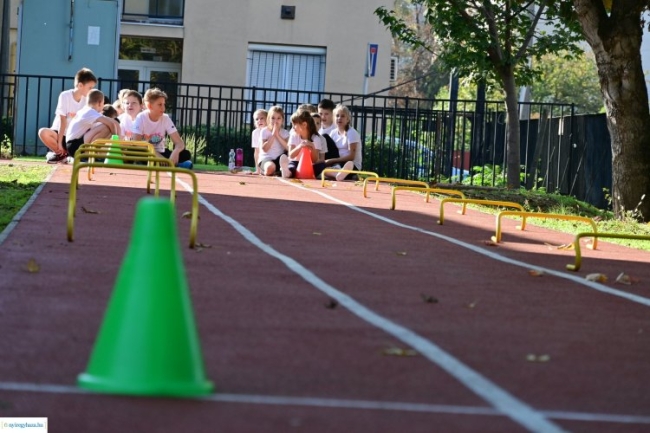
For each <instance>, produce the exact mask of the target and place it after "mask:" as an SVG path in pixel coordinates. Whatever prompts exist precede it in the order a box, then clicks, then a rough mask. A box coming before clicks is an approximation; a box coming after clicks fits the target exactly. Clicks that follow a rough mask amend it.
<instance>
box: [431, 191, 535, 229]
mask: <svg viewBox="0 0 650 433" xmlns="http://www.w3.org/2000/svg"><path fill="white" fill-rule="evenodd" d="M446 203H462V204H463V210H462V211H461V215H465V210H466V208H467V205H468V204H480V205H482V206H501V207H511V208H515V209H519V210H520V211H522V212H523V211H524V207H523V206H522V205H520V204H519V203H515V202H512V201H500V200H482V199H477V198H476V199H474V198H453V197H449V198H443V199H442V200H441V201H440V219H439V220H438V224H440V225H443V224H444V223H445V204H446Z"/></svg>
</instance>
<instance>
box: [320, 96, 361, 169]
mask: <svg viewBox="0 0 650 433" xmlns="http://www.w3.org/2000/svg"><path fill="white" fill-rule="evenodd" d="M334 118H335V119H336V128H335V129H334V130H333V131H332V132H331V134H330V137H332V140H334V143H335V144H336V147H337V148H338V151H339V157H338V158H330V159H327V160H325V164H326V165H327V166H328V167H332V166H335V165H341V166H342V168H343V169H344V170H357V171H358V170H361V159H362V157H363V156H362V153H361V138H360V136H359V133H358V132H357V131H356V129H354V128H353V127H351V126H350V122H351V120H352V117H351V114H350V110H349V109H348V107H346V106H345V105H341V104H339V105H337V106H336V108H335V109H334ZM352 177H353V175H352V174H350V173H345V172H341V173H337V174H336V176H335V178H336V180H337V181H342V180H345V179H348V178H352Z"/></svg>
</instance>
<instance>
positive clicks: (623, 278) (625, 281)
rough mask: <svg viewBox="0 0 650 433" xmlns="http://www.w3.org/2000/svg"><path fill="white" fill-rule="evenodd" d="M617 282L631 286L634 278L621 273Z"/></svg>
mask: <svg viewBox="0 0 650 433" xmlns="http://www.w3.org/2000/svg"><path fill="white" fill-rule="evenodd" d="M616 282H617V283H620V284H626V285H628V286H629V285H630V284H632V278H630V276H629V275H627V274H625V273H623V272H621V273H620V274H618V277H616Z"/></svg>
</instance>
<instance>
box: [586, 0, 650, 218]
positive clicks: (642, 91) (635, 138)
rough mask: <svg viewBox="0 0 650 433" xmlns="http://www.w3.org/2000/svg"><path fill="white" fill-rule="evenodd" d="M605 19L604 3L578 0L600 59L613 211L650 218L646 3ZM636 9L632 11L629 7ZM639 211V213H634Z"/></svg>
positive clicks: (626, 7) (641, 1)
mask: <svg viewBox="0 0 650 433" xmlns="http://www.w3.org/2000/svg"><path fill="white" fill-rule="evenodd" d="M627 3H634V6H632V5H621V6H623V7H619V9H617V10H613V11H612V14H611V15H609V16H608V15H607V14H606V12H605V10H604V7H603V6H602V4H597V3H594V2H592V1H589V0H574V5H575V9H576V12H577V14H578V20H579V21H580V24H581V25H582V29H583V32H584V35H585V38H586V39H587V42H588V43H589V45H590V46H591V48H592V50H593V52H594V55H595V57H596V64H597V65H598V76H599V79H600V89H601V92H602V94H603V98H604V102H605V108H606V110H607V127H608V129H609V134H610V136H611V144H612V192H611V196H612V206H613V209H614V213H615V215H616V217H617V218H619V219H621V218H623V217H625V216H626V215H627V212H629V211H633V216H635V217H637V218H640V219H646V220H647V219H649V218H650V111H649V110H648V93H647V88H646V83H645V76H644V74H643V69H642V65H641V39H642V32H643V28H642V23H641V11H642V10H643V7H642V6H643V4H645V3H646V1H645V0H636V1H635V2H630V1H628V2H627ZM630 6H632V7H630ZM634 211H636V212H634Z"/></svg>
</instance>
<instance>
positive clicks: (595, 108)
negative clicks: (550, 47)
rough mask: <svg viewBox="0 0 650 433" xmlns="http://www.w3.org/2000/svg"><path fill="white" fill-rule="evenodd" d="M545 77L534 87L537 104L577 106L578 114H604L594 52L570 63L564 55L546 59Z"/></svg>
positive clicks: (536, 81)
mask: <svg viewBox="0 0 650 433" xmlns="http://www.w3.org/2000/svg"><path fill="white" fill-rule="evenodd" d="M539 68H540V70H541V75H540V77H539V79H537V80H535V82H534V83H533V85H532V99H533V101H535V102H544V103H557V104H575V107H576V111H575V112H576V113H578V114H587V113H600V112H602V111H603V109H604V107H603V97H602V95H601V93H600V85H599V83H598V68H596V61H595V59H594V55H593V53H591V52H589V53H582V54H580V55H579V56H577V57H575V58H573V59H570V60H567V59H566V58H565V56H564V55H562V53H560V54H547V55H545V56H544V57H542V60H541V62H540V65H539Z"/></svg>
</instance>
